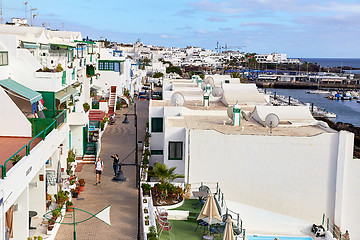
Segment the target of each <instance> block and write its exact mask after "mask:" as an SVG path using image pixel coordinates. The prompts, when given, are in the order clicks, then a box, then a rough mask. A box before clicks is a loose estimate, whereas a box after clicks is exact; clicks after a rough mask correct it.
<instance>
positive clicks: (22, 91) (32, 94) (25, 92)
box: [0, 79, 42, 104]
mask: <svg viewBox="0 0 360 240" xmlns="http://www.w3.org/2000/svg"><path fill="white" fill-rule="evenodd" d="M0 85H1V86H2V87H4V88H5V89H8V90H10V91H12V92H14V93H16V94H18V95H20V96H22V97H24V98H26V99H29V101H30V103H31V104H33V103H35V102H37V101H40V100H41V99H42V95H41V94H40V93H38V92H36V91H34V90H32V89H30V88H28V87H25V86H24V85H21V84H20V83H18V82H15V81H14V80H12V79H4V80H0Z"/></svg>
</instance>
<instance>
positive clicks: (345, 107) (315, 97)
mask: <svg viewBox="0 0 360 240" xmlns="http://www.w3.org/2000/svg"><path fill="white" fill-rule="evenodd" d="M267 91H271V92H276V94H280V95H283V96H285V97H289V96H291V97H293V98H295V99H298V100H300V101H302V102H304V103H305V102H308V103H314V105H315V106H317V107H321V108H325V110H327V111H328V112H333V113H335V114H336V115H337V118H336V119H333V118H330V120H332V121H333V122H344V123H351V124H353V125H354V126H356V127H360V103H358V102H357V101H356V100H351V101H343V100H329V99H327V98H325V96H326V95H325V94H307V93H305V92H306V91H307V90H306V89H279V88H268V89H267Z"/></svg>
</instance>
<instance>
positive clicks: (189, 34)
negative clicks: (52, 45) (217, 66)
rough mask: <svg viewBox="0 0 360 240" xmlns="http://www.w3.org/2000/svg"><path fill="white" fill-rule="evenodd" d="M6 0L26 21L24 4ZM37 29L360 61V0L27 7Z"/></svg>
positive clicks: (110, 0)
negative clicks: (359, 59) (35, 14)
mask: <svg viewBox="0 0 360 240" xmlns="http://www.w3.org/2000/svg"><path fill="white" fill-rule="evenodd" d="M0 1H2V9H3V17H4V22H5V21H11V20H10V19H11V18H12V17H21V18H24V17H25V6H24V2H25V0H21V1H19V0H0ZM28 2H29V3H28V5H27V6H28V7H27V9H28V11H27V19H28V21H29V22H30V19H31V18H30V11H29V9H30V6H31V7H32V8H37V10H36V11H33V12H34V13H37V14H38V16H36V17H35V18H34V25H35V26H41V25H42V23H45V24H46V26H47V27H50V28H51V29H60V30H68V31H78V32H81V33H82V35H83V37H86V36H89V38H91V39H100V37H103V38H104V39H105V38H107V39H108V40H111V41H117V42H124V43H133V42H135V41H136V40H137V39H141V41H142V42H143V43H144V44H151V45H157V46H165V47H171V46H173V47H186V46H197V47H202V48H206V49H212V50H215V48H216V47H217V42H218V43H219V45H220V46H221V47H225V45H226V46H227V48H228V49H231V50H239V51H244V52H255V53H258V54H265V53H272V52H276V53H286V54H287V56H288V57H292V58H310V57H314V58H317V57H323V58H326V57H333V58H360V47H359V42H360V24H359V23H360V0H332V1H325V0H225V1H218V0H177V1H175V0H136V1H123V0H61V1H53V0H28Z"/></svg>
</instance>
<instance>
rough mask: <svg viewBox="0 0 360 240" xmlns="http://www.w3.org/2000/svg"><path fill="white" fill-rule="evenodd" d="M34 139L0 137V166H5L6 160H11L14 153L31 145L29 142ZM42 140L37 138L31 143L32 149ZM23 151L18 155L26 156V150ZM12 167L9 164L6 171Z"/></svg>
mask: <svg viewBox="0 0 360 240" xmlns="http://www.w3.org/2000/svg"><path fill="white" fill-rule="evenodd" d="M31 139H33V138H32V137H0V146H1V148H0V165H3V164H4V163H5V161H6V160H8V159H9V157H11V156H12V155H13V154H14V153H16V152H17V151H18V150H19V149H20V148H22V147H23V146H24V145H26V144H29V142H30V141H31ZM41 140H42V138H36V139H35V140H34V141H33V142H32V143H31V148H33V147H34V146H36V145H37V144H38V143H39V142H40V141H41ZM25 149H26V148H24V149H23V150H21V151H20V152H19V153H18V154H20V155H22V156H25V151H26V150H25ZM11 167H12V164H11V163H8V164H7V166H6V169H7V170H8V169H10V168H11Z"/></svg>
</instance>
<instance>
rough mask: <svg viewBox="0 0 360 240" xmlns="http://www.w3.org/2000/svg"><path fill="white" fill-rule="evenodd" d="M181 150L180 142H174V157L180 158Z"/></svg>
mask: <svg viewBox="0 0 360 240" xmlns="http://www.w3.org/2000/svg"><path fill="white" fill-rule="evenodd" d="M181 150H182V144H181V143H176V156H175V158H176V159H181V158H182V156H181Z"/></svg>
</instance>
